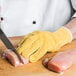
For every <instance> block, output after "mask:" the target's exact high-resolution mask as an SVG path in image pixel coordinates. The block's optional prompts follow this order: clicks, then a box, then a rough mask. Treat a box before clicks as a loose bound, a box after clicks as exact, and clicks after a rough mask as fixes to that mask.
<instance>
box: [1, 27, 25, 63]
mask: <svg viewBox="0 0 76 76" xmlns="http://www.w3.org/2000/svg"><path fill="white" fill-rule="evenodd" d="M0 39H1V40H2V42H3V43H4V44H5V46H6V47H7V48H8V49H11V50H12V51H13V52H14V53H15V54H16V55H17V56H18V58H19V60H20V61H21V62H22V63H24V62H23V60H22V58H21V57H20V55H19V54H18V52H17V51H16V49H15V48H14V46H13V44H12V43H11V42H10V40H9V39H8V38H7V36H6V35H5V33H4V32H3V31H2V29H1V28H0Z"/></svg>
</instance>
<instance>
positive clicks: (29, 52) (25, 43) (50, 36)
mask: <svg viewBox="0 0 76 76" xmlns="http://www.w3.org/2000/svg"><path fill="white" fill-rule="evenodd" d="M71 41H72V35H71V32H70V31H69V30H68V29H67V28H65V27H62V28H60V29H59V30H57V31H55V32H48V31H35V32H33V33H30V34H29V35H27V36H25V37H24V38H23V39H22V41H20V43H19V44H18V48H17V51H18V53H19V54H21V55H22V56H24V57H25V58H29V59H30V62H36V61H37V60H39V59H40V58H41V57H42V56H44V55H45V54H46V53H47V52H55V51H58V50H59V49H60V48H61V47H62V46H63V45H65V44H67V43H69V42H71Z"/></svg>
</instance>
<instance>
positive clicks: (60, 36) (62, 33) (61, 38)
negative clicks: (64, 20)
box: [53, 27, 73, 50]
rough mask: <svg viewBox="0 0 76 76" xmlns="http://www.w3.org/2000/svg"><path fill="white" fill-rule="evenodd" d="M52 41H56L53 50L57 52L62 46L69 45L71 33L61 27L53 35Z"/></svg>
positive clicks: (71, 38)
mask: <svg viewBox="0 0 76 76" xmlns="http://www.w3.org/2000/svg"><path fill="white" fill-rule="evenodd" d="M53 36H54V39H55V41H56V45H55V48H56V49H55V50H58V49H59V48H60V47H62V46H63V45H65V44H67V43H70V42H71V41H72V40H73V37H72V34H71V31H70V30H69V29H68V28H66V27H62V28H60V29H59V30H57V31H55V32H54V33H53Z"/></svg>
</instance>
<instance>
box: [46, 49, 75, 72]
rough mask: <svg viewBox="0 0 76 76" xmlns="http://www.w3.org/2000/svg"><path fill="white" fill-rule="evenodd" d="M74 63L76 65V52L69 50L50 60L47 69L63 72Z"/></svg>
mask: <svg viewBox="0 0 76 76" xmlns="http://www.w3.org/2000/svg"><path fill="white" fill-rule="evenodd" d="M74 63H76V50H68V51H66V52H60V53H58V54H57V55H55V56H54V57H53V58H52V59H50V60H48V62H47V68H48V69H50V70H52V71H55V72H63V71H65V70H66V69H68V68H70V67H71V66H72V64H74ZM45 64H46V62H45Z"/></svg>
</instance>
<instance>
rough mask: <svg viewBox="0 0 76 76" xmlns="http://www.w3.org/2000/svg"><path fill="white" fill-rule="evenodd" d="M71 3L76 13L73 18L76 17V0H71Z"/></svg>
mask: <svg viewBox="0 0 76 76" xmlns="http://www.w3.org/2000/svg"><path fill="white" fill-rule="evenodd" d="M71 3H72V6H73V8H74V10H75V13H74V14H73V16H72V18H73V17H76V0H71Z"/></svg>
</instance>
